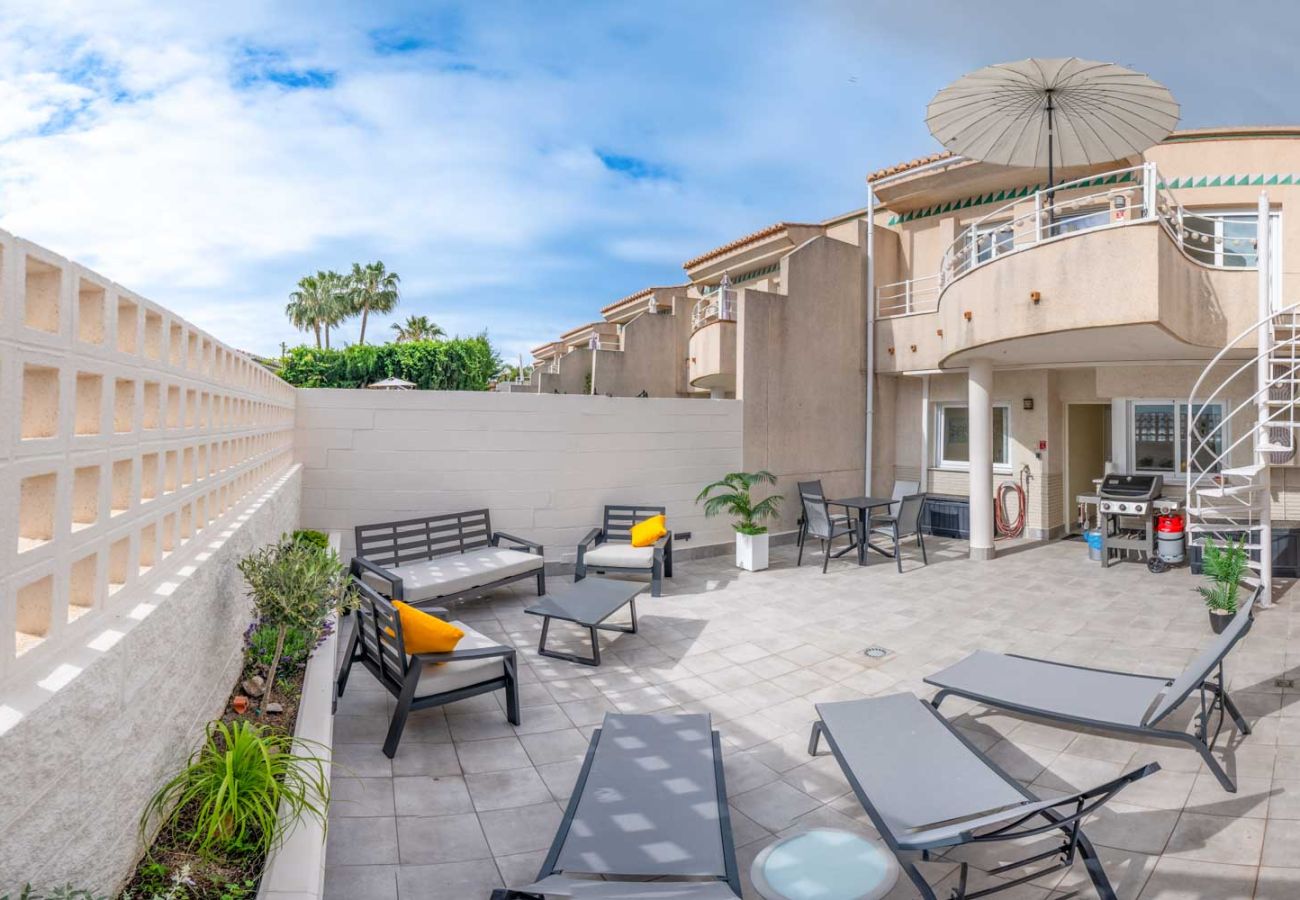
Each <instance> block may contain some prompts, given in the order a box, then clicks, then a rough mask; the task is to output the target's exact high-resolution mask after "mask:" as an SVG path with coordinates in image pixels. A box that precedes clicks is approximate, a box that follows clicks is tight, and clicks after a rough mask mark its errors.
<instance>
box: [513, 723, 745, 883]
mask: <svg viewBox="0 0 1300 900" xmlns="http://www.w3.org/2000/svg"><path fill="white" fill-rule="evenodd" d="M583 876H597V877H599V878H603V879H605V880H595V879H593V878H592V877H583ZM646 878H660V879H663V878H676V879H698V880H690V881H684V880H677V881H662V880H661V881H640V880H636V879H646ZM739 896H740V876H739V873H738V871H737V869H736V852H735V848H734V846H733V844H732V838H731V819H730V816H729V814H728V811H727V789H726V784H725V782H724V780H723V774H722V746H721V743H720V741H719V739H718V733H717V732H716V731H713V730H712V729H711V727H710V724H709V717H708V715H705V714H689V715H669V714H663V715H616V714H613V713H610V714H607V715H606V716H605V722H604V725H603V726H602V727H600V728H598V729H596V731H595V733H594V734H592V736H591V744H590V746H589V747H588V748H587V758H586V761H585V762H584V763H583V765H582V771H581V772H580V773H579V774H578V781H577V783H576V784H575V785H574V788H573V795H572V796H571V797H570V799H569V806H568V809H567V810H566V811H565V813H564V819H563V820H562V821H561V822H560V828H559V830H558V831H557V832H556V835H555V840H554V841H553V842H552V844H551V850H550V852H549V853H548V854H547V855H546V860H545V862H543V863H542V868H541V870H540V871H539V872H538V873H537V880H536V881H535V882H534V883H532V884H529V885H526V886H524V887H521V888H515V889H511V890H498V891H495V892H494V893H493V894H492V897H493V900H507V898H538V897H546V898H550V897H576V898H591V900H595V898H602V900H603V898H607V897H608V898H620V900H639V898H655V900H668V898H681V900H735V898H736V897H739Z"/></svg>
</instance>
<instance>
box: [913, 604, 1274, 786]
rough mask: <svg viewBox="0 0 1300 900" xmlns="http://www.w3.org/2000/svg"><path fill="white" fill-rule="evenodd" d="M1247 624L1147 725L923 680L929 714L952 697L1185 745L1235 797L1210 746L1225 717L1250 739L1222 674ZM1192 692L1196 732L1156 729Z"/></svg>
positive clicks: (1248, 623)
mask: <svg viewBox="0 0 1300 900" xmlns="http://www.w3.org/2000/svg"><path fill="white" fill-rule="evenodd" d="M1261 592H1262V588H1257V589H1256V590H1255V592H1254V594H1252V595H1251V597H1250V600H1249V601H1248V603H1249V604H1250V606H1249V609H1251V610H1253V609H1254V605H1255V603H1256V601H1257V600H1258V599H1259V597H1260V595H1261ZM1253 624H1254V616H1253V612H1252V613H1251V615H1250V618H1248V619H1247V621H1246V623H1245V625H1244V626H1243V628H1242V629H1241V631H1240V633H1238V634H1237V635H1236V637H1234V638H1233V639H1232V640H1231V641H1230V642H1228V643H1227V644H1226V645H1225V646H1224V647H1223V649H1222V651H1221V652H1220V653H1219V654H1218V656H1217V657H1216V658H1215V659H1214V660H1213V661H1211V662H1210V664H1209V665H1208V666H1207V667H1206V668H1205V670H1204V675H1206V676H1213V677H1199V678H1197V679H1196V680H1194V681H1193V682H1192V683H1190V684H1188V686H1187V689H1186V690H1184V691H1183V692H1182V694H1181V696H1178V697H1176V698H1174V700H1173V701H1172V702H1166V701H1162V704H1164V705H1166V707H1167V708H1166V709H1165V711H1164V712H1163V713H1162V714H1161V715H1160V716H1159V717H1157V718H1155V719H1154V720H1152V721H1151V722H1148V723H1144V724H1141V725H1128V724H1124V723H1120V722H1109V721H1105V720H1099V719H1094V718H1090V717H1086V716H1071V715H1068V714H1066V713H1063V712H1059V711H1056V710H1045V709H1039V708H1037V707H1032V706H1025V705H1023V704H1018V703H1013V702H1009V701H1006V700H1003V699H1000V698H998V697H990V696H987V695H984V694H981V693H979V692H978V691H970V690H962V689H961V688H958V687H952V686H949V685H944V684H941V683H939V682H937V681H931V680H930V679H929V678H927V679H925V681H926V683H927V684H933V685H934V686H935V687H938V688H939V693H937V694H935V695H934V698H933V699H932V700H931V701H930V704H931V705H932V706H933V707H934V708H935V709H938V708H939V704H940V703H942V702H943V701H944V699H945V698H947V697H948V696H949V695H955V696H958V697H964V698H965V699H967V700H973V701H974V702H976V703H981V704H983V705H985V706H989V707H992V708H994V709H1004V710H1007V711H1008V712H1013V713H1017V714H1019V715H1024V716H1032V717H1034V718H1039V719H1048V720H1050V721H1054V722H1062V723H1064V724H1067V725H1077V726H1081V727H1084V728H1095V729H1097V730H1099V731H1112V732H1118V733H1120V734H1129V735H1133V736H1134V737H1148V738H1157V739H1159V740H1164V741H1173V742H1175V743H1181V744H1187V745H1189V746H1190V747H1192V748H1193V749H1195V750H1196V752H1197V753H1199V754H1200V755H1201V759H1203V760H1204V761H1205V765H1206V767H1207V768H1208V769H1209V770H1210V771H1211V772H1212V773H1214V777H1215V778H1217V779H1218V781H1219V784H1220V785H1222V786H1223V789H1224V790H1225V791H1229V792H1231V793H1236V791H1237V785H1236V783H1235V782H1234V781H1233V780H1232V779H1231V778H1229V777H1228V773H1227V772H1225V771H1224V770H1223V766H1221V765H1219V761H1218V760H1216V759H1215V758H1214V753H1213V751H1214V745H1215V743H1216V742H1217V741H1218V739H1219V734H1220V733H1221V732H1222V731H1223V721H1224V717H1225V714H1226V715H1227V716H1231V717H1232V721H1233V724H1234V725H1236V726H1237V731H1238V732H1239V733H1240V734H1241V735H1242V736H1245V735H1248V734H1250V731H1251V729H1250V724H1249V723H1248V722H1247V721H1246V719H1245V717H1243V716H1242V714H1241V711H1240V710H1239V709H1237V705H1236V704H1235V703H1233V702H1232V697H1230V696H1229V695H1228V689H1227V682H1226V681H1225V679H1224V674H1223V660H1224V658H1225V657H1226V656H1227V655H1228V653H1229V652H1231V651H1232V648H1233V647H1235V646H1236V645H1237V642H1238V641H1240V640H1241V639H1242V638H1243V637H1245V636H1246V634H1247V633H1248V632H1249V631H1250V629H1251V626H1252V625H1253ZM1006 655H1007V656H1009V657H1011V658H1012V659H1024V660H1029V661H1030V662H1036V663H1042V664H1044V665H1052V666H1060V667H1062V668H1066V669H1077V670H1080V671H1085V672H1099V673H1103V674H1107V675H1122V676H1124V677H1126V678H1141V679H1146V680H1150V681H1159V682H1163V683H1164V684H1167V685H1169V686H1171V687H1172V686H1173V684H1174V683H1175V682H1176V681H1177V680H1178V677H1177V676H1175V677H1173V678H1166V677H1163V676H1158V675H1139V674H1136V673H1133V672H1120V671H1116V670H1113V669H1098V668H1091V667H1089V666H1076V665H1071V664H1069V663H1059V662H1054V661H1052V660H1044V659H1037V658H1035V657H1032V656H1021V655H1019V654H1014V653H1008V654H1006ZM1193 691H1197V692H1198V693H1199V706H1200V708H1199V710H1198V711H1197V713H1196V719H1197V721H1196V731H1195V732H1194V733H1190V734H1189V733H1188V732H1186V731H1174V730H1173V729H1169V728H1158V727H1156V726H1157V725H1158V724H1159V723H1160V722H1162V721H1164V720H1165V719H1166V718H1167V717H1169V716H1170V715H1172V714H1173V712H1174V711H1175V710H1176V709H1178V708H1179V707H1180V706H1182V704H1183V703H1184V702H1185V701H1186V700H1187V698H1188V697H1190V696H1191V695H1192V692H1193ZM1216 712H1217V713H1218V721H1217V722H1216V723H1215V724H1214V731H1213V734H1211V733H1210V727H1211V725H1210V723H1211V720H1212V719H1214V717H1215V713H1216Z"/></svg>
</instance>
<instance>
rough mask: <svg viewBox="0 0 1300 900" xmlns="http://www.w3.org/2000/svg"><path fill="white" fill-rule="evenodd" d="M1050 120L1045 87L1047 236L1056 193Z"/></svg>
mask: <svg viewBox="0 0 1300 900" xmlns="http://www.w3.org/2000/svg"><path fill="white" fill-rule="evenodd" d="M1054 131H1055V128H1054V125H1053V122H1052V89H1051V88H1048V89H1047V236H1048V237H1051V236H1052V225H1053V223H1054V222H1055V221H1056V195H1055V193H1054V192H1053V191H1052V176H1053V174H1054V173H1053V169H1052V142H1053V141H1052V139H1053V137H1054V136H1055V135H1054V134H1053V132H1054Z"/></svg>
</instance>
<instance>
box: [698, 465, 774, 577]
mask: <svg viewBox="0 0 1300 900" xmlns="http://www.w3.org/2000/svg"><path fill="white" fill-rule="evenodd" d="M757 484H776V476H775V475H773V474H772V473H771V472H768V471H761V472H731V473H730V474H728V475H725V476H723V478H722V480H721V481H715V482H713V484H710V485H708V486H707V487H705V488H704V490H702V491H700V493H699V496H698V497H696V498H695V502H696V503H699V502H700V501H701V500H703V501H704V514H705V515H706V516H716V515H717V514H718V513H721V512H725V513H729V514H730V515H732V516H734V517H735V519H736V521H735V522H733V523H732V527H733V528H735V529H736V565H737V566H739V567H740V568H742V569H745V570H747V571H750V572H758V571H761V570H763V569H766V568H767V526H766V525H761V524H759V523H760V522H762V521H763V520H764V519H768V518H772V517H774V516H775V515H776V514H777V511H778V510H779V509H780V506H781V500H782V497H781V495H780V494H772V495H771V496H769V497H765V498H764V499H762V500H760V501H758V502H757V503H755V502H754V499H753V497H752V496H751V495H750V490H751V489H752V488H753V487H754V485H757Z"/></svg>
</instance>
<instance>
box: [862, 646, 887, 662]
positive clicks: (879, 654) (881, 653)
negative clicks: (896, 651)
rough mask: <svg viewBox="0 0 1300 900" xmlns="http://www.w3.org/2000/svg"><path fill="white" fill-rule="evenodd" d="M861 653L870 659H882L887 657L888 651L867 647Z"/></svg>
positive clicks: (881, 648)
mask: <svg viewBox="0 0 1300 900" xmlns="http://www.w3.org/2000/svg"><path fill="white" fill-rule="evenodd" d="M862 653H863V655H864V656H869V657H871V658H872V659H884V658H885V657H886V656H888V655H889V651H888V650H886V649H885V648H884V647H876V646H871V647H868V648H867V649H866V650H863V651H862Z"/></svg>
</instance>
